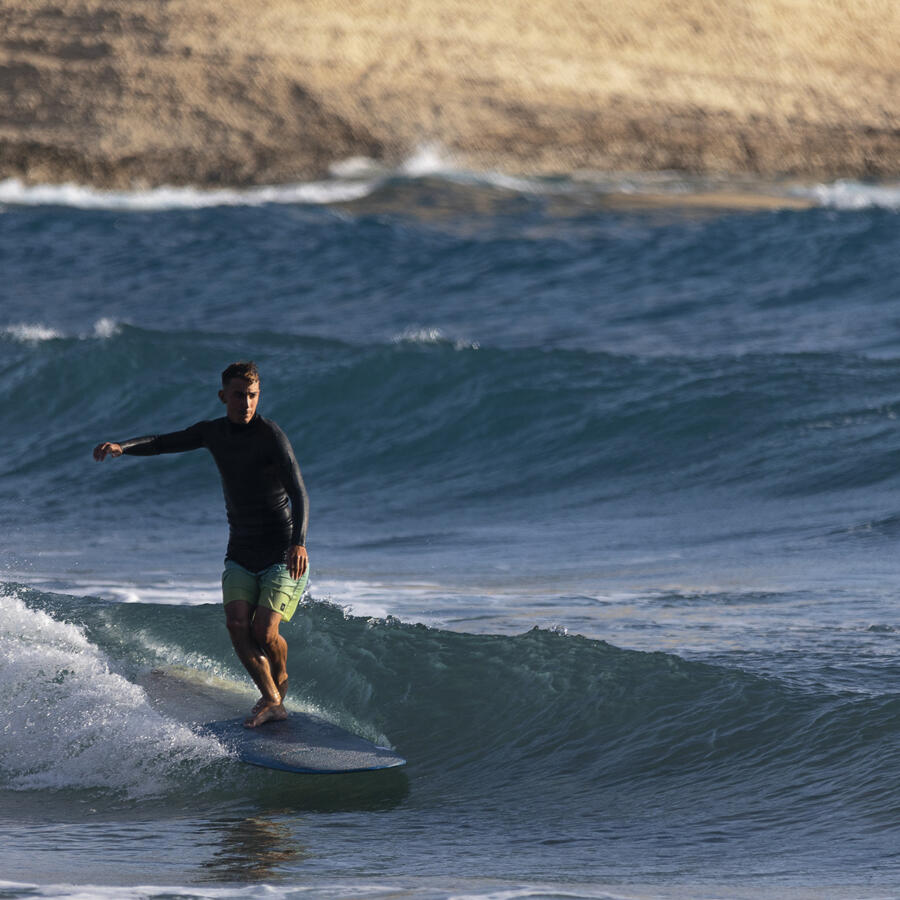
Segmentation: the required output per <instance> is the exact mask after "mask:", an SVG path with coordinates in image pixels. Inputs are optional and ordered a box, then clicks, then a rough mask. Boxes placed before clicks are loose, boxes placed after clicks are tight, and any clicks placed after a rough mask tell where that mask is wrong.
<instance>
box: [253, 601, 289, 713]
mask: <svg viewBox="0 0 900 900" xmlns="http://www.w3.org/2000/svg"><path fill="white" fill-rule="evenodd" d="M280 624H281V613H277V612H275V611H274V610H271V609H267V608H265V607H257V608H256V611H255V613H254V615H253V620H252V623H251V629H250V630H251V634H252V639H253V642H254V643H255V645H256V646H257V647H258V648H259V649H260V650H261V651H262V653H263V654H264V655H265V658H266V662H267V663H268V670H269V674H270V677H271V679H272V682H273V683H274V685H275V689H276V691H277V693H278V698H279V701H278V703H277V704H273V703H272V702H271V700H270V697H269V695H267V694H266V693H263V696H262V697H260V699H259V700H258V701H257V703H256V705H255V706H254V707H253V709H252V710H251V711H250V718H249V719H247V721H246V722H244V725H245V726H247V727H248V728H255V727H256V726H257V725H262V724H263V722H268V721H271V720H273V719H284V718H286V717H287V710H286V709H285V708H284V698H285V697H286V696H287V688H288V674H287V649H288V648H287V641H286V640H285V639H284V638H283V637H282V636H281V635H280V634H279V632H278V627H279V625H280Z"/></svg>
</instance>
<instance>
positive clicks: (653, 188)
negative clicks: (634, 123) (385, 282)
mask: <svg viewBox="0 0 900 900" xmlns="http://www.w3.org/2000/svg"><path fill="white" fill-rule="evenodd" d="M429 178H430V179H440V180H443V181H446V182H448V183H452V184H463V185H467V186H470V187H475V188H478V187H481V188H486V189H493V190H500V191H508V192H510V193H514V194H515V193H519V194H539V195H541V194H543V195H571V196H590V195H593V196H595V197H597V198H602V197H603V196H607V195H608V196H626V197H657V198H664V197H672V198H688V197H693V198H700V199H701V200H702V198H705V197H709V198H716V197H722V196H732V197H734V196H737V197H741V196H743V197H748V198H751V197H753V196H760V197H767V198H770V199H771V200H772V202H773V205H774V206H777V205H778V200H779V199H782V200H784V201H785V203H787V204H790V203H796V202H797V201H808V202H809V203H810V204H812V205H817V206H824V207H829V208H834V209H842V210H855V209H867V208H884V209H888V210H895V211H896V210H898V209H900V185H897V184H868V183H862V182H857V181H848V180H841V181H836V182H834V183H832V184H818V185H808V186H786V185H778V184H775V183H769V182H764V181H759V182H747V181H744V180H740V179H734V180H731V181H729V180H715V179H707V178H695V177H690V176H686V175H682V174H679V173H674V172H657V173H654V172H649V173H636V174H626V173H602V172H579V173H576V174H575V175H573V176H561V177H556V178H546V177H526V176H515V175H510V174H506V173H502V172H475V171H469V170H466V169H464V168H462V167H460V166H459V165H458V163H456V162H455V161H454V160H453V158H452V156H450V155H449V154H447V153H446V152H445V151H443V150H442V149H441V148H440V147H437V146H434V145H427V146H425V147H422V148H420V149H419V150H417V151H416V152H415V153H414V154H412V155H411V156H410V157H409V158H408V159H406V160H404V161H403V162H402V163H401V164H400V165H399V166H397V167H396V168H394V169H389V168H386V167H384V166H383V165H381V164H380V163H378V162H377V161H375V160H372V159H367V158H364V157H353V158H351V159H347V160H343V161H340V162H336V163H335V164H334V165H332V167H331V175H330V177H329V178H326V179H323V180H318V181H310V182H299V183H296V184H284V185H265V186H261V187H251V188H218V189H211V190H210V189H203V188H196V187H173V186H161V187H156V188H151V189H148V190H126V191H110V190H102V189H99V188H94V187H90V186H87V185H78V184H61V185H26V184H24V183H23V182H22V181H20V180H18V179H15V178H12V179H7V180H5V181H0V204H7V205H13V206H64V207H71V208H76V209H99V210H118V211H128V212H159V211H165V210H175V209H209V208H215V207H254V206H265V205H268V204H298V205H319V206H321V205H329V204H342V203H351V202H353V201H356V200H362V199H365V198H366V197H369V196H372V195H373V194H376V193H377V192H378V191H379V189H381V188H383V187H384V186H385V185H387V184H388V183H390V182H395V181H416V180H422V179H429ZM737 205H740V202H739V200H738V201H737Z"/></svg>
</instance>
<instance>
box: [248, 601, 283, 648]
mask: <svg viewBox="0 0 900 900" xmlns="http://www.w3.org/2000/svg"><path fill="white" fill-rule="evenodd" d="M280 624H281V616H279V615H278V614H277V613H270V612H269V611H268V610H264V609H258V610H257V612H256V615H255V616H254V617H253V623H252V626H251V627H252V630H253V639H254V640H255V641H256V643H257V644H259V646H260V647H265V648H267V649H272V650H275V649H276V648H277V647H278V646H279V645H280V643H281V640H282V638H281V635H280V634H279V632H278V626H279V625H280Z"/></svg>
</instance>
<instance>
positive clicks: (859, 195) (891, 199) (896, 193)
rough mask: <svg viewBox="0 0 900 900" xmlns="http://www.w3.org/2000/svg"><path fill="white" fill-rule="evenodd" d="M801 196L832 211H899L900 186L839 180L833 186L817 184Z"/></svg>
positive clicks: (802, 192)
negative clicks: (810, 198) (809, 198)
mask: <svg viewBox="0 0 900 900" xmlns="http://www.w3.org/2000/svg"><path fill="white" fill-rule="evenodd" d="M799 193H801V195H803V194H806V195H808V196H810V197H812V199H813V200H815V201H816V202H817V203H819V204H820V205H821V206H828V207H832V208H834V209H845V210H853V209H871V208H879V207H880V208H882V209H890V210H894V211H900V184H866V183H863V182H860V181H850V180H841V181H835V182H834V183H833V184H819V185H816V186H815V187H812V188H809V189H808V190H806V191H803V190H801V191H800V192H799Z"/></svg>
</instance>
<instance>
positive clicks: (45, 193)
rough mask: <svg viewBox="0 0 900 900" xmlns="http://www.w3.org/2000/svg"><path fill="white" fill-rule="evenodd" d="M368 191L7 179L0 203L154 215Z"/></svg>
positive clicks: (348, 185)
mask: <svg viewBox="0 0 900 900" xmlns="http://www.w3.org/2000/svg"><path fill="white" fill-rule="evenodd" d="M374 187H375V183H374V182H372V181H358V180H342V179H338V180H334V181H316V182H308V183H302V184H287V185H271V186H266V187H256V188H247V189H243V190H241V189H237V188H222V189H219V190H201V189H199V188H193V187H158V188H152V189H150V190H146V191H137V190H135V191H103V190H98V189H97V188H91V187H85V186H82V185H75V184H63V185H25V184H23V183H22V182H21V181H19V180H17V179H14V178H13V179H8V180H6V181H2V182H0V203H7V204H15V205H19V206H69V207H74V208H77V209H108V210H123V211H131V212H158V211H163V210H171V209H206V208H212V207H217V206H264V205H266V204H269V203H311V204H327V203H345V202H348V201H351V200H358V199H360V198H361V197H365V196H367V195H368V194H370V193H371V192H372V190H373V189H374Z"/></svg>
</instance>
